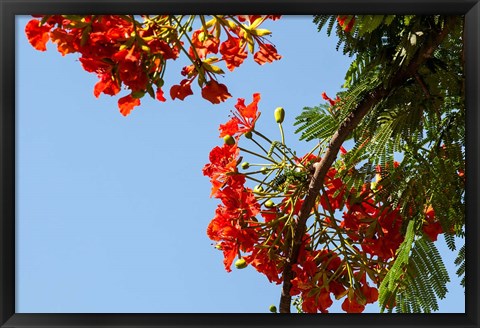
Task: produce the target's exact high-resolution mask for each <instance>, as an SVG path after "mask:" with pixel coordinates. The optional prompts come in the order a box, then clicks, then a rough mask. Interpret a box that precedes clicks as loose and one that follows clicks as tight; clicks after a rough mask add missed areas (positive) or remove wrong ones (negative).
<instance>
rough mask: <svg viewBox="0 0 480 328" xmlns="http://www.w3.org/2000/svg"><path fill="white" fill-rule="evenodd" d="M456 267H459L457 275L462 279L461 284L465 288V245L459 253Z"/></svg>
mask: <svg viewBox="0 0 480 328" xmlns="http://www.w3.org/2000/svg"><path fill="white" fill-rule="evenodd" d="M455 265H457V266H458V269H457V272H456V273H457V275H458V276H459V277H462V281H461V282H460V284H461V285H462V286H463V288H465V245H463V247H462V248H460V250H459V251H458V255H457V258H456V259H455Z"/></svg>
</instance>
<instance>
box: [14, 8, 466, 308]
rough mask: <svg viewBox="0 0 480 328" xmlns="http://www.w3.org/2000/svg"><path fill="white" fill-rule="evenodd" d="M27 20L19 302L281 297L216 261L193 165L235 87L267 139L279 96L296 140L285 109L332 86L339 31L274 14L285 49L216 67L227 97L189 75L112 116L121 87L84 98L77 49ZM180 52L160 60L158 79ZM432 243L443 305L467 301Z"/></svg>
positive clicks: (247, 304) (202, 182) (22, 62)
mask: <svg viewBox="0 0 480 328" xmlns="http://www.w3.org/2000/svg"><path fill="white" fill-rule="evenodd" d="M29 19H30V18H29V17H27V16H19V17H17V24H16V33H17V35H16V41H17V45H16V79H17V80H16V118H17V122H16V124H17V137H16V142H17V146H16V147H17V148H16V154H17V155H16V156H17V158H16V161H17V162H16V163H17V172H16V174H17V176H16V188H17V204H16V211H17V212H16V213H17V217H16V229H17V231H16V257H17V262H16V265H17V267H16V275H17V277H16V312H20V313H22V312H23V313H29V312H38V313H56V312H58V313H60V312H66V313H67V312H68V313H75V312H78V313H95V312H97V313H104V312H107V313H109V312H110V313H123V312H128V313H136V312H138V313H143V312H145V313H174V312H193V313H204V312H208V313H214V312H227V313H228V312H240V313H254V312H268V308H269V306H270V304H278V301H279V296H280V288H281V286H280V285H273V284H270V283H269V282H268V280H267V279H266V278H265V277H264V276H263V275H261V274H259V273H257V272H256V271H255V270H254V269H253V268H251V267H248V268H247V269H244V270H233V271H232V272H231V273H227V272H226V271H225V270H224V268H223V263H222V258H223V257H222V254H221V252H219V251H217V250H215V249H214V248H213V247H212V245H211V243H212V242H211V241H210V240H209V239H208V237H207V236H206V227H207V225H208V223H209V222H210V220H211V219H212V217H213V215H214V210H215V208H216V206H217V201H216V200H215V199H211V198H209V194H210V183H209V181H208V178H206V177H204V176H203V175H202V173H201V169H202V167H203V165H204V164H205V163H206V162H207V161H208V153H209V152H210V150H211V149H212V148H213V147H214V146H216V145H220V144H221V139H219V138H218V125H219V124H221V123H224V122H226V121H227V120H228V115H229V114H230V110H231V109H233V106H234V104H235V103H236V99H237V98H246V102H247V103H249V102H250V101H251V99H252V94H253V93H255V92H260V93H261V95H262V100H261V101H260V104H259V109H260V111H262V116H261V118H260V120H259V122H258V123H257V127H258V129H259V130H260V131H264V132H265V134H266V135H269V136H272V137H273V138H274V139H278V138H279V136H278V128H277V126H276V124H275V122H274V120H273V114H272V113H273V110H274V109H275V108H276V107H278V106H282V107H284V108H285V110H286V118H285V123H284V129H285V134H286V138H287V143H289V145H290V146H291V147H293V148H294V149H296V150H297V151H298V153H299V154H301V153H303V152H307V151H308V150H309V149H310V148H311V147H312V144H307V143H304V142H302V143H300V142H298V141H297V140H298V136H297V135H294V130H295V128H294V127H293V122H294V118H295V116H297V115H298V114H299V113H300V112H301V109H302V108H303V107H305V106H316V105H318V104H320V103H322V102H323V100H322V99H321V93H322V92H323V91H325V92H327V94H329V95H330V96H332V97H333V96H334V95H335V93H336V92H337V91H339V90H340V86H341V84H342V81H343V77H344V72H345V71H346V69H347V67H348V64H349V63H350V58H348V57H344V56H342V55H341V53H338V52H336V51H335V46H336V43H337V40H336V39H335V38H334V37H330V38H328V37H326V35H325V33H324V32H321V33H318V32H317V29H316V27H315V25H314V24H313V23H312V22H311V18H310V17H306V16H290V17H284V18H282V19H281V20H279V21H276V22H271V23H269V24H268V25H266V26H267V27H268V28H270V29H271V30H272V31H273V36H272V39H271V40H272V41H273V43H274V44H275V45H276V46H277V49H278V51H279V53H280V54H281V55H282V56H283V58H282V59H281V60H280V61H278V62H275V63H273V64H266V65H264V66H259V65H257V64H256V63H255V62H253V59H251V58H249V60H248V61H247V62H246V63H244V65H243V66H241V67H240V68H238V69H236V70H235V71H234V72H233V73H230V72H227V74H226V75H225V77H224V78H221V79H220V81H221V82H222V83H225V84H226V85H227V86H228V88H229V91H230V93H231V94H232V96H233V97H232V98H231V99H229V100H228V101H226V102H225V103H222V104H219V105H211V104H210V103H209V102H207V101H206V100H204V99H202V98H201V96H200V90H199V89H198V88H197V87H196V85H195V86H194V87H193V91H194V95H193V96H190V97H187V98H186V99H185V101H179V100H175V101H171V100H170V98H168V100H167V102H166V103H161V102H158V101H154V100H151V99H147V97H145V98H143V99H142V105H141V106H140V107H137V108H136V109H135V110H134V111H133V112H132V113H131V115H130V116H128V117H123V116H122V115H120V113H119V111H118V108H117V103H116V102H117V100H118V97H114V98H112V97H109V96H106V95H102V96H101V97H100V98H99V99H96V98H95V97H94V95H93V86H94V84H95V83H96V81H97V77H96V76H95V75H93V74H89V73H86V72H85V71H84V70H83V69H82V68H81V66H80V63H79V62H78V60H77V56H75V55H69V56H65V57H62V56H61V55H60V54H59V53H58V52H57V51H56V47H55V46H54V45H52V44H49V50H48V51H47V52H38V51H36V50H34V49H33V48H32V47H31V46H30V45H29V44H28V42H27V40H26V38H25V35H24V26H25V24H26V23H27V21H28V20H29ZM185 64H186V62H185V61H181V60H178V61H177V62H175V63H174V65H172V64H171V63H170V64H169V66H168V67H167V75H166V79H165V80H166V86H170V85H172V84H177V83H178V82H179V81H180V80H181V79H182V77H181V75H180V70H181V67H183V66H184V65H185ZM225 71H227V70H225ZM165 90H168V87H167V88H165ZM125 94H126V93H125ZM440 251H441V253H442V255H443V254H444V255H445V258H446V260H445V262H446V264H447V265H448V266H449V267H450V272H451V274H450V277H451V279H452V283H451V284H450V285H449V290H450V293H449V295H448V296H447V299H446V300H444V301H442V302H441V303H440V311H441V312H464V292H463V289H462V288H461V287H460V285H459V283H458V279H456V275H455V273H454V268H452V265H451V263H452V262H453V258H454V256H455V253H451V252H450V251H449V250H448V249H447V248H446V247H445V246H441V247H440ZM339 305H340V303H339V304H334V306H332V307H331V312H339V311H340V312H341V310H340V306H339ZM370 311H371V312H377V311H378V309H377V306H376V305H370V306H368V307H367V310H366V311H365V312H370Z"/></svg>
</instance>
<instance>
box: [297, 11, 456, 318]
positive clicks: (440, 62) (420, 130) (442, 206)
mask: <svg viewBox="0 0 480 328" xmlns="http://www.w3.org/2000/svg"><path fill="white" fill-rule="evenodd" d="M354 18H355V25H354V27H353V29H352V30H351V31H349V32H346V31H345V30H343V29H342V27H341V26H340V25H339V24H337V23H336V21H337V17H336V16H332V15H321V16H315V18H314V23H315V24H316V25H317V26H318V28H319V30H322V29H326V33H327V34H328V35H331V34H332V33H335V34H336V35H337V36H338V38H339V42H338V45H337V49H341V51H343V53H345V54H348V55H349V56H351V57H352V64H351V65H350V67H349V69H348V71H347V72H346V75H345V84H344V86H343V87H344V90H342V91H341V92H339V93H338V94H337V95H338V96H339V98H340V101H339V102H338V103H337V104H336V105H335V106H334V107H333V108H331V107H330V106H327V105H319V106H318V107H315V108H305V109H304V111H303V112H302V113H301V114H300V115H299V116H298V117H297V120H296V125H297V126H298V129H297V131H296V132H297V133H301V135H300V139H301V140H319V142H320V143H321V144H328V142H329V140H330V139H331V138H332V136H333V134H334V133H335V132H336V131H337V129H338V127H339V126H340V125H341V124H342V123H343V121H344V119H345V118H346V117H347V116H348V115H349V114H350V113H351V112H352V111H354V110H355V109H356V107H357V106H358V104H359V103H361V101H362V100H363V99H365V98H366V97H369V96H371V95H372V92H373V91H374V90H375V89H376V88H377V87H378V86H383V87H384V88H387V89H388V86H389V82H390V81H391V79H392V77H393V76H394V75H395V74H396V73H398V72H399V71H402V70H405V68H406V67H407V65H409V63H411V61H412V60H413V59H414V58H416V54H417V52H418V51H419V49H420V48H421V47H422V46H423V45H424V44H425V43H426V42H428V40H429V38H431V37H432V36H434V35H438V33H439V32H438V31H440V30H441V29H442V28H443V26H444V24H445V21H446V19H447V17H445V16H438V15H436V16H432V15H430V16H413V15H410V16H398V15H378V16H371V15H370V16H354ZM349 19H351V18H349ZM347 21H348V19H347ZM458 23H459V24H457V26H456V27H455V28H454V29H453V30H451V31H450V32H449V34H448V36H447V37H446V39H445V40H444V41H443V42H442V44H441V45H440V46H439V47H438V48H437V49H436V50H435V51H434V52H433V54H432V55H431V57H430V58H429V59H427V60H426V61H425V63H424V64H422V65H421V66H420V67H419V68H418V70H416V72H413V73H412V74H411V75H409V77H408V78H407V80H406V81H405V83H403V84H402V85H400V86H398V87H396V88H392V89H388V94H387V95H386V96H385V97H382V98H381V99H380V100H379V101H378V102H376V103H375V104H374V105H373V107H372V108H370V111H369V112H368V114H367V115H366V116H365V117H364V118H363V120H362V121H361V123H360V124H359V125H358V126H357V127H356V128H355V130H354V131H353V132H352V133H351V135H350V136H349V137H348V139H347V140H352V141H353V142H354V146H353V148H352V149H350V150H348V153H347V154H346V155H342V157H341V160H342V163H341V165H340V164H339V163H337V165H336V166H337V167H338V168H340V167H342V169H341V170H339V173H338V174H339V175H341V176H342V178H343V179H344V181H345V183H346V185H347V188H348V189H351V188H355V190H359V188H360V186H362V185H363V184H364V183H365V182H370V181H372V180H373V179H374V176H375V173H376V171H375V168H376V167H377V166H380V167H381V169H382V171H381V177H382V179H381V181H380V182H379V183H378V184H377V188H378V191H377V192H376V197H378V198H379V199H381V201H382V202H383V203H385V204H390V206H392V207H394V208H399V209H400V212H401V213H402V215H403V217H404V218H405V220H406V222H405V224H404V227H405V228H406V230H405V241H404V243H403V244H402V245H401V247H400V249H399V251H398V254H397V257H396V259H395V261H393V262H392V263H393V264H392V266H391V268H390V271H389V272H388V273H387V275H386V276H385V279H384V280H383V282H382V284H381V286H380V303H381V305H382V310H385V307H386V306H387V305H389V304H390V305H391V306H390V307H389V311H392V309H393V308H395V310H396V311H397V312H432V311H435V310H437V309H438V305H437V299H438V298H443V297H445V294H446V287H445V285H446V283H447V282H448V281H449V278H448V274H447V272H446V270H445V267H444V264H443V262H442V259H441V256H440V255H439V254H438V251H437V249H436V248H435V245H434V244H433V243H432V242H431V241H430V240H429V239H428V237H427V236H423V232H422V230H421V227H422V226H423V224H424V223H425V222H426V216H425V210H426V209H427V208H429V207H431V208H433V209H434V213H435V220H436V221H437V222H439V223H440V225H441V227H442V230H443V231H444V235H445V240H446V243H447V245H448V247H449V248H450V249H451V250H455V249H456V246H455V237H464V228H465V178H464V176H463V172H465V103H464V87H465V73H464V68H463V18H462V17H458ZM396 160H397V161H399V163H398V165H394V162H395V161H396ZM334 165H335V164H334ZM396 166H398V167H396ZM354 196H355V195H354ZM413 222H414V223H413ZM464 259H465V248H464V247H462V248H461V249H460V251H459V253H458V257H457V259H456V260H455V264H456V265H457V266H458V271H457V274H458V275H459V276H463V279H462V286H464V287H465V278H464V272H465V260H464ZM393 301H395V302H396V306H393Z"/></svg>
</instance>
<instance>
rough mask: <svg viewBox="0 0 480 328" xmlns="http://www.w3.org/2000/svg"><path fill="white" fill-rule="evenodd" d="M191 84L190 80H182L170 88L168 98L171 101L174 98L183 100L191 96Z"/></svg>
mask: <svg viewBox="0 0 480 328" xmlns="http://www.w3.org/2000/svg"><path fill="white" fill-rule="evenodd" d="M191 84H192V81H191V80H187V79H184V80H182V81H181V82H180V85H178V84H176V85H174V86H172V87H171V88H170V97H172V100H174V99H175V98H178V99H180V100H183V99H185V98H186V97H187V96H190V95H193V92H192V88H191Z"/></svg>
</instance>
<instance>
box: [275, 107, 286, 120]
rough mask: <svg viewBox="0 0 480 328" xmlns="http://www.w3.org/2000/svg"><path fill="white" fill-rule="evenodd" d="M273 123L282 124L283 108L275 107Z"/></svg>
mask: <svg viewBox="0 0 480 328" xmlns="http://www.w3.org/2000/svg"><path fill="white" fill-rule="evenodd" d="M274 115H275V121H276V122H277V123H282V122H283V119H284V118H285V109H283V107H277V109H275V113H274Z"/></svg>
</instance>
